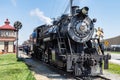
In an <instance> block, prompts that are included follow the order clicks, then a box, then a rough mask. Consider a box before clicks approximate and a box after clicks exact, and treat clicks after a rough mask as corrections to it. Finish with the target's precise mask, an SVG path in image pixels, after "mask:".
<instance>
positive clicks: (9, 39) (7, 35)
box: [0, 19, 16, 52]
mask: <svg viewBox="0 0 120 80" xmlns="http://www.w3.org/2000/svg"><path fill="white" fill-rule="evenodd" d="M15 40H16V29H15V28H14V27H12V26H11V25H10V22H9V20H8V19H6V21H5V24H4V25H3V26H0V51H2V50H4V51H5V52H14V41H15Z"/></svg>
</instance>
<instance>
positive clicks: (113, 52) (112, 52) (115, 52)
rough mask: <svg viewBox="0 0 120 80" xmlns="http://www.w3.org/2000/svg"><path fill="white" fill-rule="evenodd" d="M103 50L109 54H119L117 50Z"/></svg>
mask: <svg viewBox="0 0 120 80" xmlns="http://www.w3.org/2000/svg"><path fill="white" fill-rule="evenodd" d="M105 52H108V53H110V54H120V52H117V51H105Z"/></svg>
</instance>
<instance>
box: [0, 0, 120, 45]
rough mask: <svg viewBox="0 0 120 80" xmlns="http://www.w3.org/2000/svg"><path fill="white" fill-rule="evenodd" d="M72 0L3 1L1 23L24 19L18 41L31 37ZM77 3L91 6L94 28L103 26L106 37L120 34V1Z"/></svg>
mask: <svg viewBox="0 0 120 80" xmlns="http://www.w3.org/2000/svg"><path fill="white" fill-rule="evenodd" d="M68 2H69V0H0V26H1V25H3V24H4V21H5V20H6V18H8V19H9V20H10V22H11V25H13V24H14V22H15V21H21V22H22V24H23V27H22V29H21V30H20V32H19V34H20V35H19V43H20V44H21V43H22V42H24V41H25V40H27V39H29V35H30V34H31V33H32V31H33V29H34V28H35V27H37V26H39V25H42V24H44V23H49V21H51V19H52V18H57V17H58V16H60V15H61V14H62V13H64V11H65V8H66V6H67V5H68ZM74 5H79V6H80V7H81V8H82V7H84V6H88V7H89V16H90V17H91V18H96V19H97V22H96V23H95V27H96V28H97V27H102V28H103V30H104V35H105V37H104V38H111V37H115V36H118V35H120V0H74Z"/></svg>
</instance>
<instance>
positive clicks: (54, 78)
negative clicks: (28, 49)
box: [21, 54, 120, 80]
mask: <svg viewBox="0 0 120 80" xmlns="http://www.w3.org/2000/svg"><path fill="white" fill-rule="evenodd" d="M21 56H22V57H23V58H25V59H24V60H25V63H26V64H27V65H28V66H29V67H30V69H31V70H32V72H33V74H34V76H35V78H36V80H75V79H71V78H65V77H64V76H62V75H60V74H58V73H56V72H53V71H52V70H50V69H49V68H48V67H46V66H45V65H42V64H40V63H38V62H36V61H34V60H32V59H30V58H29V57H28V56H26V55H24V54H22V55H21ZM103 74H104V75H102V76H104V77H107V78H109V79H111V80H120V76H119V75H116V74H112V73H109V72H107V71H105V70H104V71H103ZM99 80H101V79H99Z"/></svg>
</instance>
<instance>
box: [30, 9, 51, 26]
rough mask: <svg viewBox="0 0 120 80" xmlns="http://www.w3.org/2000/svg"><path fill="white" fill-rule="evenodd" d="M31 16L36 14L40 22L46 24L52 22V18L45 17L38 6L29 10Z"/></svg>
mask: <svg viewBox="0 0 120 80" xmlns="http://www.w3.org/2000/svg"><path fill="white" fill-rule="evenodd" d="M30 15H31V16H37V17H38V18H39V19H40V20H41V21H42V22H44V23H46V24H52V20H51V19H50V18H49V17H46V16H45V15H44V13H43V12H42V11H40V10H39V9H38V8H36V9H34V10H32V11H31V12H30Z"/></svg>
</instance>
